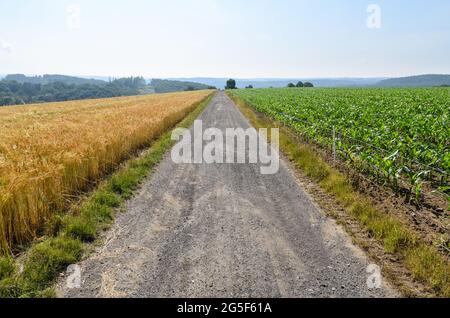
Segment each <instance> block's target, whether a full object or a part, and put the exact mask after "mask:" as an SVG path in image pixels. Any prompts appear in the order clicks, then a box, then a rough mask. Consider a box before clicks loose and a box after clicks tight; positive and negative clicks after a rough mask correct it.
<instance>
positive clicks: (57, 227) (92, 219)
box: [0, 95, 212, 298]
mask: <svg viewBox="0 0 450 318" xmlns="http://www.w3.org/2000/svg"><path fill="white" fill-rule="evenodd" d="M211 98H212V95H210V96H209V97H208V98H207V99H206V100H204V101H203V102H201V103H200V104H198V105H196V106H195V108H194V110H193V111H192V112H191V113H190V114H189V115H188V116H187V117H186V118H185V119H184V120H183V121H182V122H180V123H179V124H178V125H177V128H189V127H190V126H191V125H192V123H193V122H194V120H195V119H196V118H197V117H198V116H199V115H200V113H201V112H202V111H203V110H204V109H205V108H206V106H207V105H208V104H209V102H210V100H211ZM173 144H174V142H173V141H172V140H171V131H169V132H166V133H165V134H163V135H162V136H161V137H160V138H159V139H158V140H157V141H155V142H154V144H153V145H152V146H151V147H150V149H149V150H148V151H146V152H145V153H144V154H143V155H141V156H140V157H138V158H135V159H131V160H129V161H128V162H127V164H126V165H124V166H123V167H122V168H121V169H120V170H118V171H117V172H116V173H114V174H113V175H112V176H111V177H109V178H108V180H106V181H105V183H104V184H103V185H101V186H100V187H99V188H98V189H97V190H95V191H94V192H93V193H92V194H91V195H90V196H89V197H88V198H87V199H86V200H85V201H84V202H83V204H81V206H80V207H79V208H78V209H76V210H75V213H72V214H71V215H66V216H62V217H61V216H56V217H55V218H54V219H53V221H52V222H50V224H49V233H52V235H50V236H49V237H48V238H46V239H44V240H43V241H42V242H40V243H38V244H35V245H34V246H32V247H31V248H30V250H29V251H28V252H27V255H26V257H25V259H24V262H23V266H21V270H19V266H18V264H16V262H15V261H14V260H13V259H12V258H10V257H1V258H0V298H17V297H53V296H55V291H54V289H53V287H52V285H53V284H54V282H55V280H56V278H57V276H58V275H59V273H60V272H62V271H64V270H65V269H66V268H67V266H68V265H70V264H74V263H76V262H78V261H80V260H81V258H82V257H83V254H85V252H86V248H85V247H86V245H85V243H91V242H93V241H94V240H95V239H96V238H97V237H98V235H99V233H100V232H101V231H102V230H104V229H105V228H107V227H108V226H109V225H110V224H111V223H112V221H113V219H114V214H115V212H116V211H117V209H118V208H119V207H120V206H121V205H122V204H123V202H124V201H125V200H127V199H129V198H130V197H131V196H132V195H133V192H134V191H135V190H136V189H137V188H138V187H139V184H140V183H141V182H142V181H143V180H144V178H146V177H147V176H148V175H149V174H150V172H151V171H152V169H153V168H154V167H155V166H156V165H157V164H158V163H159V162H160V161H161V159H162V158H163V157H164V154H165V153H166V152H167V151H168V150H169V149H170V148H171V147H172V146H173Z"/></svg>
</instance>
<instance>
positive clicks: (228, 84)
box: [225, 78, 236, 89]
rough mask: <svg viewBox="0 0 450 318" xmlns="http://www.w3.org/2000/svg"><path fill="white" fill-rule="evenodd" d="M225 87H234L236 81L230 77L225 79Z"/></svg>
mask: <svg viewBox="0 0 450 318" xmlns="http://www.w3.org/2000/svg"><path fill="white" fill-rule="evenodd" d="M225 89H236V81H235V80H234V79H231V78H230V79H229V80H228V81H227V86H225Z"/></svg>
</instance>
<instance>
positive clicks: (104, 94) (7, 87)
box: [0, 74, 213, 106]
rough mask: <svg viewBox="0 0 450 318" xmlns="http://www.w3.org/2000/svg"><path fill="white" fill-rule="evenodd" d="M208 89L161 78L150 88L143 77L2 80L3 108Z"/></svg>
mask: <svg viewBox="0 0 450 318" xmlns="http://www.w3.org/2000/svg"><path fill="white" fill-rule="evenodd" d="M209 88H213V87H211V86H208V85H204V84H199V83H194V82H182V81H170V80H158V79H154V80H152V82H151V84H150V85H148V84H147V82H146V80H145V79H144V78H143V77H128V78H120V79H113V80H110V81H109V82H106V81H102V80H96V79H85V78H79V77H72V76H64V75H44V76H33V77H28V76H25V75H22V74H14V75H8V76H6V77H5V78H4V79H3V80H2V81H0V106H6V105H23V104H30V103H46V102H61V101H68V100H77V99H90V98H108V97H118V96H131V95H141V94H152V93H170V92H179V91H192V90H202V89H209Z"/></svg>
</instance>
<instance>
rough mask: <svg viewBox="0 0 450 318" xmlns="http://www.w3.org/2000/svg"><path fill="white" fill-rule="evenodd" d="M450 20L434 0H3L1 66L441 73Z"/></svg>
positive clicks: (112, 71)
mask: <svg viewBox="0 0 450 318" xmlns="http://www.w3.org/2000/svg"><path fill="white" fill-rule="evenodd" d="M374 5H375V6H374ZM377 10H379V12H378V11H377ZM378 13H379V14H378ZM449 16H450V2H445V1H440V0H430V1H407V0H395V1H392V0H370V1H366V0H343V1H333V0H245V1H244V0H189V1H186V0H171V1H164V0H150V1H149V0H129V1H126V2H125V1H120V0H96V1H88V0H70V1H69V0H62V1H53V0H2V1H1V2H0V74H8V73H25V74H66V75H77V76H83V75H84V76H91V75H98V76H115V77H120V76H130V75H142V76H145V77H163V78H171V77H172V78H174V77H231V76H232V77H236V78H324V77H336V78H337V77H398V76H407V75H414V74H431V73H435V74H450V58H449V55H448V52H450V19H449V18H448V17H449ZM374 18H375V20H373V19H374ZM378 18H379V19H378Z"/></svg>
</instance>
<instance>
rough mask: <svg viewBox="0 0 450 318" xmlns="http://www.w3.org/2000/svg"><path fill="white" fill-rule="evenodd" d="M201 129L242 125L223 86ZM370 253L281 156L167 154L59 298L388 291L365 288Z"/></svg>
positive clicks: (389, 293) (389, 291) (341, 294)
mask: <svg viewBox="0 0 450 318" xmlns="http://www.w3.org/2000/svg"><path fill="white" fill-rule="evenodd" d="M200 119H202V120H203V126H204V128H208V127H216V128H220V129H221V130H223V131H224V130H225V129H226V128H237V127H242V128H248V127H250V126H249V123H248V121H247V120H246V119H245V118H244V116H243V115H242V114H241V113H240V112H239V110H238V109H237V108H236V106H235V105H234V104H233V102H232V101H231V100H230V99H229V98H228V97H227V96H226V94H225V93H224V92H218V93H217V94H216V96H215V97H214V98H213V100H212V102H211V104H210V105H209V106H208V107H207V109H206V110H205V112H204V113H203V114H202V115H201V116H200ZM369 264H370V261H369V260H368V258H367V257H366V256H365V254H364V253H363V252H362V251H361V250H360V249H358V248H357V247H355V246H354V245H353V244H352V242H351V239H350V238H349V237H348V235H347V234H345V233H344V231H343V230H342V229H341V228H340V227H339V226H338V225H336V223H335V222H334V221H333V220H332V219H330V218H328V217H326V216H325V214H324V213H323V212H322V211H320V209H319V208H318V207H317V206H316V205H315V204H314V202H313V200H312V199H311V197H310V196H309V195H308V194H306V193H305V191H304V190H303V188H302V186H301V184H299V182H298V181H297V179H296V178H295V176H294V174H293V173H292V171H291V170H290V168H289V167H288V165H287V164H286V163H285V162H284V161H283V160H281V164H280V170H279V172H278V173H277V174H275V175H262V174H261V171H260V165H259V164H175V163H173V161H172V159H171V156H170V154H168V155H167V156H166V157H165V159H164V160H163V162H162V163H161V164H160V165H159V166H158V168H157V169H156V170H155V172H154V173H153V174H152V175H151V176H150V177H149V178H148V180H147V181H146V182H145V183H144V184H143V186H142V188H141V189H140V190H139V191H138V192H137V194H136V196H135V197H134V198H133V199H132V200H130V201H129V202H128V203H127V204H126V212H124V213H120V214H119V215H118V216H117V219H116V222H115V225H114V226H113V227H112V229H111V230H110V231H108V233H107V234H106V236H105V243H104V244H103V245H102V246H101V247H99V248H97V250H96V251H95V252H94V253H93V254H91V256H90V257H89V258H88V259H86V260H85V261H83V262H81V263H80V264H79V266H80V267H81V281H82V284H81V288H68V287H67V284H66V283H65V282H66V277H62V278H61V282H60V284H59V287H58V293H59V295H60V296H61V297H77V298H78V297H137V298H142V297H392V296H396V292H395V291H394V290H393V289H392V288H391V287H389V286H388V284H385V283H383V284H382V286H381V288H378V289H369V288H368V285H367V279H368V277H369V275H370V274H368V273H367V267H368V265H369Z"/></svg>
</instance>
